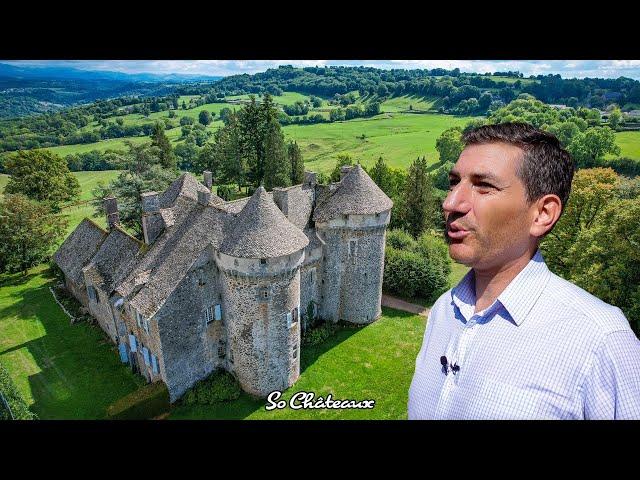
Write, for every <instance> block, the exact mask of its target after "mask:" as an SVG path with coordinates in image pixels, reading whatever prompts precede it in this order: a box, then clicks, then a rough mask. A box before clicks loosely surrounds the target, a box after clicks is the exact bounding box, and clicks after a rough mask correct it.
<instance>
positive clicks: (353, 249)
mask: <svg viewBox="0 0 640 480" xmlns="http://www.w3.org/2000/svg"><path fill="white" fill-rule="evenodd" d="M357 246H358V242H357V240H349V256H350V257H354V256H355V254H356V248H357Z"/></svg>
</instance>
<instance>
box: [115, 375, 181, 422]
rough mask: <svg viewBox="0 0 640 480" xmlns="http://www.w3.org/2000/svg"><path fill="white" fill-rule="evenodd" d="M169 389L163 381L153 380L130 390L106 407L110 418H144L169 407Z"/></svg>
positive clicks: (167, 409) (156, 414) (151, 416)
mask: <svg viewBox="0 0 640 480" xmlns="http://www.w3.org/2000/svg"><path fill="white" fill-rule="evenodd" d="M170 408H171V407H170V403H169V391H168V390H167V386H166V385H165V384H164V382H153V383H149V384H147V385H145V386H144V387H141V388H139V389H138V390H136V391H135V392H131V393H130V394H129V395H126V396H124V397H122V398H120V399H119V400H117V401H116V402H114V403H113V404H111V405H109V407H107V418H108V419H110V420H146V419H150V418H154V417H157V416H158V415H161V414H163V413H165V412H168V411H169V409H170Z"/></svg>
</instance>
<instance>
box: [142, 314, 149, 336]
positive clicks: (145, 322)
mask: <svg viewBox="0 0 640 480" xmlns="http://www.w3.org/2000/svg"><path fill="white" fill-rule="evenodd" d="M142 323H143V324H144V331H145V332H147V335H149V320H147V319H146V318H143V319H142Z"/></svg>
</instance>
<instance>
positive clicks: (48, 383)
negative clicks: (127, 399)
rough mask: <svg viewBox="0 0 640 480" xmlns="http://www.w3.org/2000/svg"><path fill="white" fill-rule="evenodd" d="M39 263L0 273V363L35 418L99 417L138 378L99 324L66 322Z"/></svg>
mask: <svg viewBox="0 0 640 480" xmlns="http://www.w3.org/2000/svg"><path fill="white" fill-rule="evenodd" d="M54 284H55V281H54V280H53V279H52V278H51V277H49V276H48V271H47V270H46V266H44V265H41V266H39V267H36V268H34V269H32V270H30V271H29V273H28V274H27V276H26V277H23V276H22V275H21V274H15V275H0V363H1V364H2V365H3V366H4V367H5V368H6V369H7V371H8V372H9V374H10V375H11V378H12V379H13V382H14V384H15V385H16V387H17V388H18V391H19V392H20V394H21V395H22V397H23V398H24V400H25V401H26V403H27V405H28V406H29V408H30V409H31V411H33V412H35V413H36V414H38V416H39V417H40V418H41V419H100V418H104V417H105V413H106V408H107V406H109V405H110V404H111V403H113V402H115V401H116V400H117V399H118V398H120V397H122V396H124V395H127V394H128V393H130V392H132V391H134V390H136V389H137V388H138V387H139V386H141V385H142V384H143V383H144V381H143V380H142V378H141V377H139V376H136V375H134V374H133V373H132V372H131V371H130V370H129V369H128V368H127V366H125V365H123V364H122V363H120V358H119V356H118V350H117V347H116V346H115V345H113V344H112V343H111V342H110V340H108V338H107V337H106V335H105V334H104V333H103V332H102V330H100V328H99V327H97V326H93V325H89V324H87V323H78V324H75V325H71V324H70V321H69V317H67V315H66V314H65V313H64V312H63V311H62V309H61V308H60V307H59V306H58V305H56V303H55V301H54V299H53V297H52V295H51V292H50V291H49V287H50V286H52V285H54Z"/></svg>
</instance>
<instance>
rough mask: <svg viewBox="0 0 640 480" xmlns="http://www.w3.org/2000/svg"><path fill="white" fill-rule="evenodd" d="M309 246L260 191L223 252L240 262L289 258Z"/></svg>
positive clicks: (228, 236)
mask: <svg viewBox="0 0 640 480" xmlns="http://www.w3.org/2000/svg"><path fill="white" fill-rule="evenodd" d="M308 244H309V240H308V238H307V236H306V235H305V234H304V233H303V232H302V230H300V229H299V228H297V227H296V226H295V225H293V224H292V223H291V222H290V221H289V220H287V217H285V216H284V214H283V213H282V212H281V211H280V209H279V208H278V207H277V206H276V204H275V203H274V202H273V200H272V199H271V198H270V197H269V195H268V194H267V191H266V190H265V189H264V188H263V187H258V189H257V190H256V191H255V193H254V194H253V196H252V197H251V198H250V199H249V201H248V202H247V204H246V205H245V206H244V208H243V209H242V211H241V212H240V213H239V214H238V216H237V217H236V218H235V220H233V223H232V226H231V228H230V229H229V231H227V233H226V234H225V239H224V241H223V242H222V245H221V246H220V251H221V252H222V253H225V254H227V255H231V256H233V257H240V258H273V257H282V256H284V255H289V254H291V253H294V252H296V251H298V250H301V249H303V248H304V247H306V246H307V245H308Z"/></svg>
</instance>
